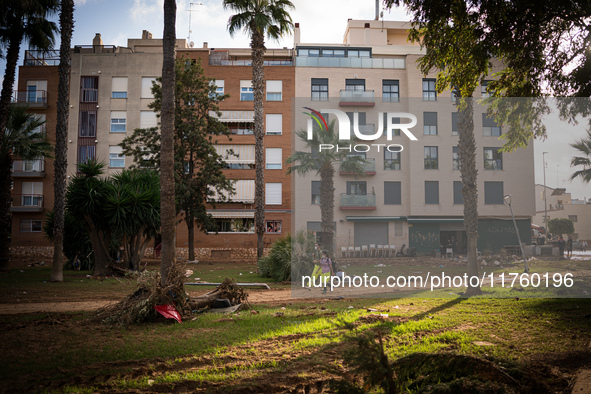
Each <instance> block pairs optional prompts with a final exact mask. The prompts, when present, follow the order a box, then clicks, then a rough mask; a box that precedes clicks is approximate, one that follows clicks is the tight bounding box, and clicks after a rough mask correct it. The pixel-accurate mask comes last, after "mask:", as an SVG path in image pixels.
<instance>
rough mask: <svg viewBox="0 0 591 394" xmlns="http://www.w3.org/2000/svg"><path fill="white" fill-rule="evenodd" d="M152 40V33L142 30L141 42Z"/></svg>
mask: <svg viewBox="0 0 591 394" xmlns="http://www.w3.org/2000/svg"><path fill="white" fill-rule="evenodd" d="M151 39H152V33H150V32H149V31H147V30H142V40H151Z"/></svg>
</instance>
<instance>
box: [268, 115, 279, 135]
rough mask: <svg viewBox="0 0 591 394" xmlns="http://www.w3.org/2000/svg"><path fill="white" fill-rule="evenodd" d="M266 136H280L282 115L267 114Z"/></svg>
mask: <svg viewBox="0 0 591 394" xmlns="http://www.w3.org/2000/svg"><path fill="white" fill-rule="evenodd" d="M265 131H266V133H267V135H281V133H282V132H283V115H282V114H267V116H266V121H265Z"/></svg>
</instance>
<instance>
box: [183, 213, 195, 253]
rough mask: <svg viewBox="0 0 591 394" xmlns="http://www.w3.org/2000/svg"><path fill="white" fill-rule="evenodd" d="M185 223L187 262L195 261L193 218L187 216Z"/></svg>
mask: <svg viewBox="0 0 591 394" xmlns="http://www.w3.org/2000/svg"><path fill="white" fill-rule="evenodd" d="M185 222H186V223H187V233H188V234H189V242H188V244H189V260H190V261H194V260H195V218H193V217H192V216H189V215H187V217H186V218H185Z"/></svg>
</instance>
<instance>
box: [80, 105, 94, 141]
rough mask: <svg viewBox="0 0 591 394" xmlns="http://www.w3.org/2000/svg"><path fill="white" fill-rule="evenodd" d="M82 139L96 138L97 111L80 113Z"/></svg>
mask: <svg viewBox="0 0 591 394" xmlns="http://www.w3.org/2000/svg"><path fill="white" fill-rule="evenodd" d="M79 136H80V137H96V111H81V112H80V130H79Z"/></svg>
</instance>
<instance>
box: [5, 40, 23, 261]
mask: <svg viewBox="0 0 591 394" xmlns="http://www.w3.org/2000/svg"><path fill="white" fill-rule="evenodd" d="M12 33H13V34H12V35H11V37H10V43H9V45H8V50H7V51H6V69H5V70H4V80H3V81H2V93H1V96H0V147H2V145H3V143H4V130H5V129H6V122H8V116H9V115H10V99H11V97H12V86H13V85H14V75H15V71H16V63H17V61H18V54H19V51H20V47H21V42H22V39H23V33H22V30H19V31H13V32H12ZM11 166H12V159H11V158H10V157H9V156H7V157H3V158H0V185H2V186H0V188H1V189H2V190H0V269H6V267H7V266H8V259H9V258H10V237H11V227H12V218H11V216H10V203H11V196H10V184H11V177H10V171H11Z"/></svg>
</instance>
